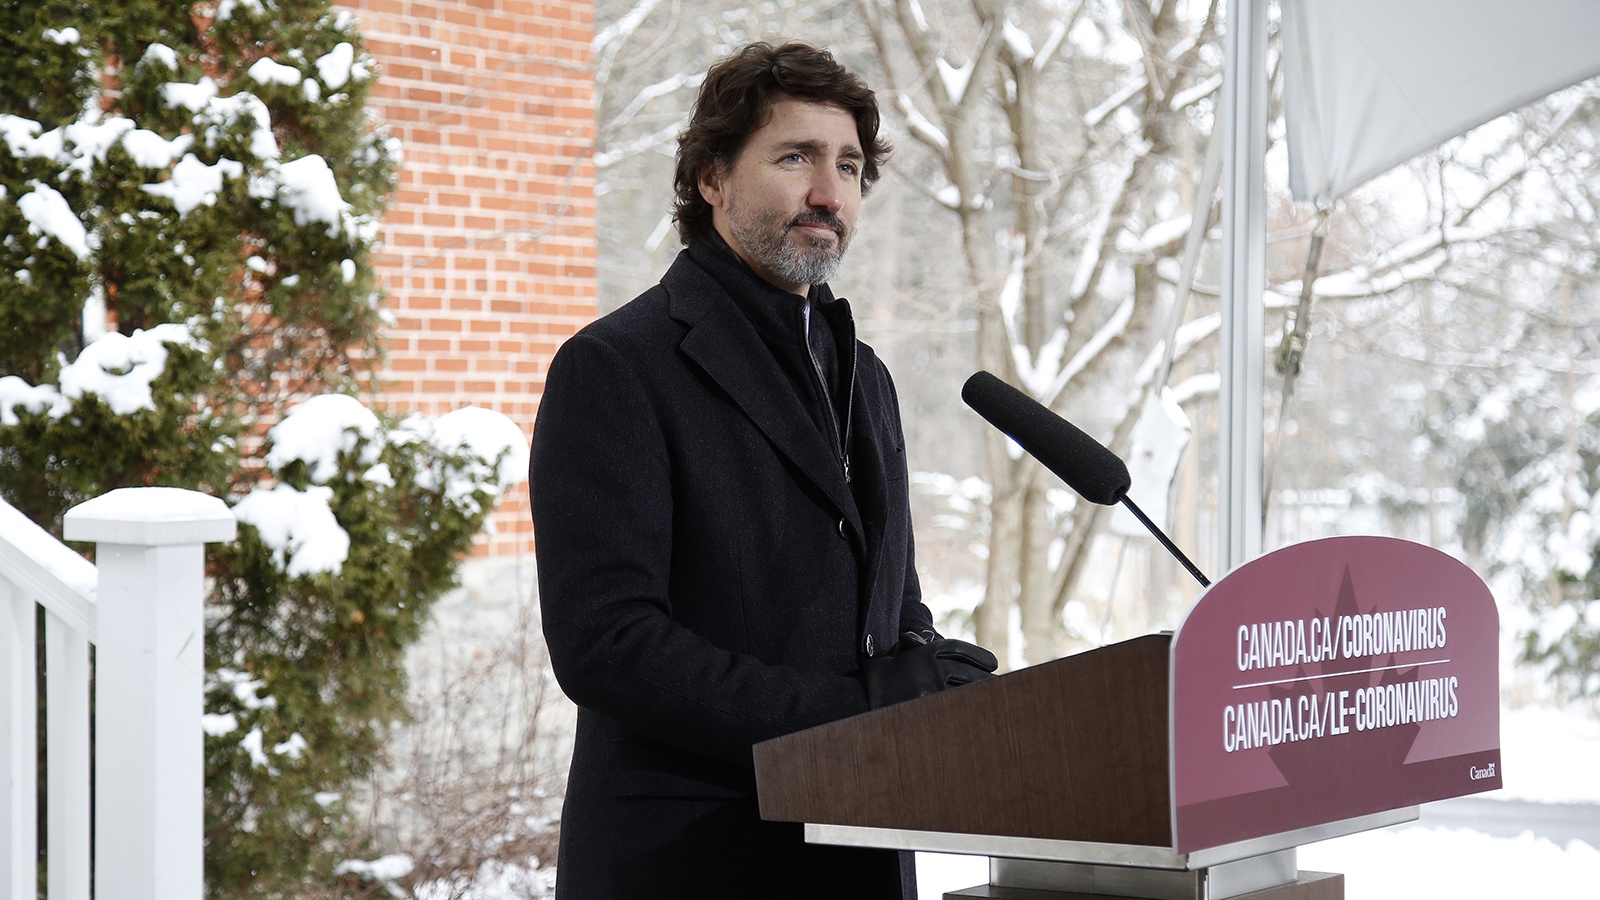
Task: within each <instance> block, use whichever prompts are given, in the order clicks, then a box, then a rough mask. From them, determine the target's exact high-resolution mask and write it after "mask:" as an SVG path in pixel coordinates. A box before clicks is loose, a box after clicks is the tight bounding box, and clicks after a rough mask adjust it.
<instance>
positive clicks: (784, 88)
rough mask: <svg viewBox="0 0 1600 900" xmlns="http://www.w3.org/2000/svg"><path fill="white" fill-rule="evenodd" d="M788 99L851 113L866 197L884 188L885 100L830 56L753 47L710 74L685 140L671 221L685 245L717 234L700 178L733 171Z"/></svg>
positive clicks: (793, 46)
mask: <svg viewBox="0 0 1600 900" xmlns="http://www.w3.org/2000/svg"><path fill="white" fill-rule="evenodd" d="M784 97H793V98H794V99H797V100H805V101H809V102H812V103H826V104H829V105H832V106H838V107H841V108H843V109H844V110H845V111H846V112H848V113H850V115H851V117H852V118H854V119H855V120H856V137H857V139H858V140H859V141H860V142H861V152H862V154H863V155H864V156H865V157H866V159H865V160H864V161H863V162H862V166H861V193H862V194H863V195H864V194H866V193H867V191H868V189H870V188H871V187H872V184H873V182H875V181H877V180H878V167H879V166H880V165H882V164H883V162H884V160H886V159H888V158H889V144H888V142H886V141H884V140H882V139H881V138H879V137H878V100H877V98H876V97H875V96H874V95H873V93H872V89H871V88H869V87H867V85H866V83H865V82H863V81H862V80H861V79H860V78H857V77H856V76H855V75H853V74H851V72H850V71H849V70H848V69H846V68H845V67H844V66H841V65H839V63H837V62H835V61H834V58H833V54H831V53H829V52H828V51H826V50H820V49H818V48H816V47H812V46H811V45H809V44H802V43H799V42H791V43H787V44H784V45H783V46H781V47H776V48H774V47H773V46H772V45H770V44H766V43H755V44H750V45H748V46H746V47H744V48H743V49H741V50H739V51H738V52H737V53H735V54H733V55H732V56H729V57H727V58H725V59H723V60H721V61H719V62H717V63H716V64H715V65H713V66H712V67H711V69H710V70H709V71H707V72H706V79H705V81H704V82H702V83H701V85H700V95H699V96H698V97H697V98H695V102H694V112H693V113H692V114H691V115H690V117H689V127H688V128H686V129H684V132H683V134H681V135H679V136H678V166H677V171H676V172H675V173H674V175H673V190H674V191H675V192H676V196H675V197H674V199H673V202H672V220H673V221H674V222H676V223H677V225H678V237H679V238H681V239H682V240H683V242H684V243H685V244H688V243H689V241H691V240H692V239H693V238H694V237H695V235H697V234H700V233H702V232H704V231H705V230H706V229H708V228H710V227H711V204H709V203H707V202H706V200H705V198H704V197H702V196H700V185H699V178H700V173H701V172H703V171H705V170H706V169H707V168H708V167H710V168H711V169H712V170H713V171H726V170H727V168H728V167H730V166H732V165H733V164H734V162H735V161H736V160H737V159H738V158H739V153H740V152H741V151H742V150H744V145H745V142H746V141H748V140H749V138H750V135H752V134H755V133H756V132H757V131H759V130H760V129H761V128H762V127H764V126H765V125H766V124H767V123H768V122H769V121H771V120H772V104H773V102H774V100H776V99H782V98H784Z"/></svg>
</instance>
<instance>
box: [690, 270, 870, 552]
mask: <svg viewBox="0 0 1600 900" xmlns="http://www.w3.org/2000/svg"><path fill="white" fill-rule="evenodd" d="M704 252H711V253H715V252H718V251H717V250H716V249H715V248H699V247H697V248H694V249H691V250H685V251H684V252H683V253H680V254H679V256H678V258H677V260H676V261H674V262H673V264H672V266H671V268H669V269H668V270H667V272H666V274H665V275H664V276H662V279H661V284H662V286H663V287H665V288H666V289H667V296H668V312H669V314H670V315H671V316H672V318H673V319H675V320H677V321H678V322H681V323H682V324H683V325H685V326H686V327H687V329H688V331H687V334H685V336H684V338H683V341H682V342H681V343H680V344H679V347H680V348H681V349H682V351H683V353H684V355H686V356H687V357H688V358H689V359H690V360H692V361H693V362H694V363H695V364H696V365H698V366H699V367H700V368H701V369H702V370H703V371H704V372H705V373H706V375H707V376H709V377H710V378H711V380H713V381H715V382H716V384H717V386H718V387H720V388H721V389H722V390H723V391H725V392H726V393H727V395H728V396H729V397H730V398H731V399H732V400H733V402H734V403H735V404H736V405H737V406H738V407H739V408H740V409H741V410H743V411H744V413H745V415H746V416H748V417H749V418H750V420H751V421H752V422H753V423H755V426H756V427H757V428H758V429H760V430H761V432H762V434H764V435H765V436H766V438H767V440H769V441H771V442H772V444H773V446H775V447H777V448H778V451H779V452H781V453H782V454H783V455H784V456H786V457H788V459H789V460H790V462H792V463H793V464H794V465H795V467H796V468H797V469H798V470H799V471H800V472H802V473H803V474H804V475H805V476H806V477H807V478H808V479H810V480H811V481H812V483H814V484H815V485H816V486H817V487H818V488H819V489H820V490H821V491H822V492H823V493H824V494H825V495H826V496H827V497H828V499H829V500H830V501H831V502H832V503H833V505H834V507H835V508H836V509H837V510H838V511H839V513H840V514H841V515H842V516H844V518H845V519H846V520H847V521H848V522H849V523H850V526H851V529H850V531H851V537H852V539H853V540H854V541H855V542H856V543H857V545H858V546H859V547H860V548H861V549H862V550H863V551H865V549H866V548H865V545H864V542H863V538H862V527H861V517H860V514H859V512H858V511H857V509H856V503H855V500H854V498H853V496H852V495H851V491H850V487H849V485H847V484H846V483H845V480H844V472H843V470H842V469H841V468H840V465H839V460H838V458H837V457H836V456H835V454H834V453H833V451H832V450H831V449H830V448H829V446H828V441H827V439H826V438H824V437H823V436H822V433H821V432H819V431H818V430H817V428H816V426H815V425H814V424H813V421H812V418H811V414H810V413H809V412H807V410H806V409H805V407H804V406H803V405H802V402H801V399H800V397H799V396H798V395H797V394H796V393H795V391H794V389H793V388H792V387H791V381H790V379H789V378H788V377H786V376H785V375H784V374H783V372H782V370H781V369H780V368H779V366H778V362H777V360H776V359H774V358H773V355H772V352H771V351H770V350H769V349H768V348H767V345H766V344H765V343H764V342H763V341H762V339H761V335H760V334H759V333H757V331H756V328H755V326H754V325H752V324H751V319H750V317H749V316H747V315H746V314H745V312H744V311H743V310H741V309H740V308H739V306H738V305H737V301H736V300H735V299H734V297H733V295H732V293H731V290H730V286H727V285H725V284H724V283H723V282H724V280H733V279H732V278H730V277H729V276H728V275H726V274H725V275H724V278H723V279H720V280H719V279H718V278H716V277H713V275H712V274H711V273H710V272H708V271H707V269H706V267H704V266H702V265H701V263H700V262H699V261H697V260H696V258H695V257H696V256H698V255H700V254H701V253H704ZM738 267H739V269H740V270H742V271H741V272H740V273H739V274H740V275H743V276H747V277H748V278H749V279H751V280H752V281H759V279H757V277H756V275H755V273H754V272H750V271H749V269H748V267H745V266H743V264H742V263H740V264H738ZM760 286H765V283H764V282H762V283H760V285H751V286H750V287H751V289H752V290H754V289H755V288H757V287H760ZM733 287H734V288H735V289H736V288H738V287H740V285H738V284H737V282H736V283H735V285H733ZM772 290H776V289H772ZM780 293H781V292H780ZM790 296H792V295H790ZM749 299H753V300H756V301H762V300H766V299H768V298H767V297H765V296H764V295H763V292H759V291H758V292H756V293H754V295H753V296H751V297H750V298H749ZM775 299H782V298H775Z"/></svg>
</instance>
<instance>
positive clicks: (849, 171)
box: [839, 163, 860, 178]
mask: <svg viewBox="0 0 1600 900" xmlns="http://www.w3.org/2000/svg"><path fill="white" fill-rule="evenodd" d="M839 171H841V172H843V173H845V174H846V175H849V176H850V177H851V178H854V177H856V176H857V175H858V174H860V170H859V169H858V168H856V164H855V163H840V164H839Z"/></svg>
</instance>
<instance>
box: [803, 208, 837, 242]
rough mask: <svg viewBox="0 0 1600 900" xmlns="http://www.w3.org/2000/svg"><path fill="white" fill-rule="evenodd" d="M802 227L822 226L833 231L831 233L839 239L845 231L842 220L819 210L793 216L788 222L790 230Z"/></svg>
mask: <svg viewBox="0 0 1600 900" xmlns="http://www.w3.org/2000/svg"><path fill="white" fill-rule="evenodd" d="M802 225H822V226H824V227H826V228H831V229H833V233H834V234H837V235H839V237H841V238H842V237H844V235H845V231H846V229H845V225H844V221H843V220H842V219H840V218H839V217H838V216H836V215H834V214H833V213H830V212H826V211H820V210H817V211H812V212H808V213H801V214H800V215H798V216H795V217H794V218H793V219H792V220H790V222H789V227H790V228H797V227H800V226H802Z"/></svg>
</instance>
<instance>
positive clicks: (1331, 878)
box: [944, 872, 1344, 900]
mask: <svg viewBox="0 0 1600 900" xmlns="http://www.w3.org/2000/svg"><path fill="white" fill-rule="evenodd" d="M944 900H1152V898H1142V897H1131V896H1129V895H1124V894H1085V893H1082V892H1079V891H1051V890H1039V889H1035V888H1016V887H1000V886H997V885H992V884H983V885H978V886H977V887H970V888H967V889H965V890H960V891H950V892H947V893H946V894H945V895H944ZM1153 900H1163V898H1153ZM1232 900H1344V875H1343V874H1341V873H1338V872H1301V873H1300V874H1299V877H1298V878H1296V879H1295V880H1294V881H1291V882H1289V883H1287V884H1280V885H1276V886H1274V887H1269V888H1263V889H1262V890H1259V891H1251V892H1250V893H1248V894H1239V895H1237V896H1235V897H1234V898H1232Z"/></svg>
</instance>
